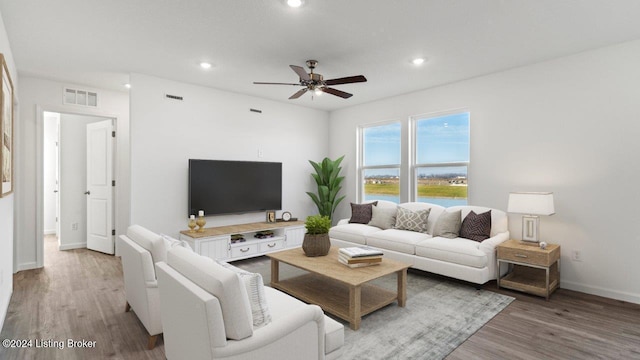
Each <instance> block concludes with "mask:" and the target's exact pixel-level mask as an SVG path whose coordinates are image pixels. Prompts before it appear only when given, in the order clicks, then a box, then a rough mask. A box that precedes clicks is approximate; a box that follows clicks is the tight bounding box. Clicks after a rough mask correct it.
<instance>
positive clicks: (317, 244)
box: [302, 234, 331, 257]
mask: <svg viewBox="0 0 640 360" xmlns="http://www.w3.org/2000/svg"><path fill="white" fill-rule="evenodd" d="M330 248H331V240H329V234H318V235H309V234H304V240H303V241H302V250H303V251H304V254H305V255H307V256H309V257H315V256H325V255H327V254H328V253H329V249H330Z"/></svg>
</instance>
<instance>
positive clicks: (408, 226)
mask: <svg viewBox="0 0 640 360" xmlns="http://www.w3.org/2000/svg"><path fill="white" fill-rule="evenodd" d="M430 211H431V209H422V210H416V211H413V210H410V209H405V208H403V207H398V213H397V214H396V224H395V226H394V229H398V230H409V231H417V232H423V233H426V232H427V219H428V218H429V212H430Z"/></svg>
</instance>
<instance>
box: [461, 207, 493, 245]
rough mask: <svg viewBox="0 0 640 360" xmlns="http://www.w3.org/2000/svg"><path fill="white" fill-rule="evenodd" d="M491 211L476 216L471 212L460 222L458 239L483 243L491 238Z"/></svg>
mask: <svg viewBox="0 0 640 360" xmlns="http://www.w3.org/2000/svg"><path fill="white" fill-rule="evenodd" d="M490 235H491V210H489V211H487V212H485V213H482V214H476V213H475V212H474V211H473V210H472V211H470V212H469V214H468V215H467V216H466V217H465V218H464V220H463V221H462V226H461V227H460V237H463V238H465V239H470V240H475V241H479V242H480V241H483V240H486V239H488V238H490V237H491V236H490Z"/></svg>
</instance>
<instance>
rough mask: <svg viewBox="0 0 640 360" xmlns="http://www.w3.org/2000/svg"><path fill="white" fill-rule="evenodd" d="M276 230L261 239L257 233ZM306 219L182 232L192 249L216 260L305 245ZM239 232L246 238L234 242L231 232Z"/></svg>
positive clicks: (248, 256) (237, 258) (252, 255)
mask: <svg viewBox="0 0 640 360" xmlns="http://www.w3.org/2000/svg"><path fill="white" fill-rule="evenodd" d="M265 230H270V231H273V236H272V237H268V238H264V239H259V238H256V237H255V235H256V233H258V232H260V231H265ZM305 231H306V230H305V228H304V221H289V222H277V223H264V222H259V223H251V224H240V225H229V226H220V227H212V228H205V229H204V232H189V230H185V231H181V232H180V240H185V241H186V242H188V243H189V245H191V248H193V250H194V251H195V252H196V253H198V254H200V255H204V256H208V257H210V258H212V259H215V260H229V261H233V260H240V259H246V258H250V257H254V256H260V255H264V254H267V253H270V252H274V251H278V250H283V249H288V248H294V247H299V246H302V240H303V239H304V234H305ZM235 234H240V235H242V236H243V237H244V239H245V241H243V242H235V243H232V242H231V235H235Z"/></svg>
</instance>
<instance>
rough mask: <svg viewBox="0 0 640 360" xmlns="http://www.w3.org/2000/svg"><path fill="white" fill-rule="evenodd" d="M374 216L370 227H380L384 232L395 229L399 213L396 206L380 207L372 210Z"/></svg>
mask: <svg viewBox="0 0 640 360" xmlns="http://www.w3.org/2000/svg"><path fill="white" fill-rule="evenodd" d="M371 211H372V215H371V221H369V225H371V226H375V227H379V228H380V229H382V230H387V229H393V227H394V225H395V224H396V213H397V211H398V209H397V207H396V206H393V207H378V206H374V207H372V208H371Z"/></svg>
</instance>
